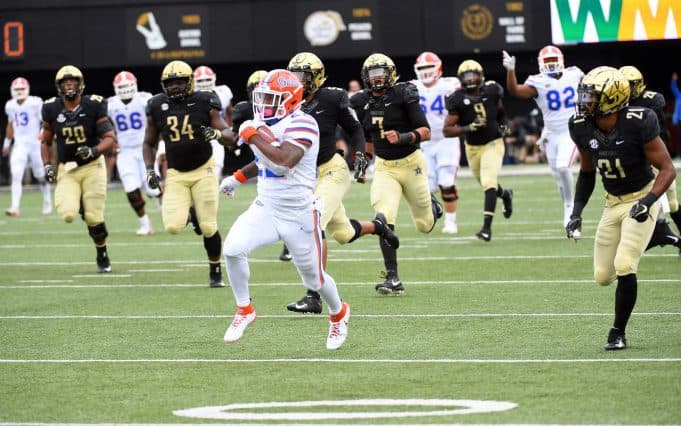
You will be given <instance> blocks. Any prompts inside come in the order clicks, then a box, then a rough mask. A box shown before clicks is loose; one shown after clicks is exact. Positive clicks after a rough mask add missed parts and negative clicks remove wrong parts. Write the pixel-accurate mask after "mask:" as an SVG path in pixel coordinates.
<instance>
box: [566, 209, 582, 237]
mask: <svg viewBox="0 0 681 426" xmlns="http://www.w3.org/2000/svg"><path fill="white" fill-rule="evenodd" d="M565 231H566V232H567V237H568V238H569V239H571V240H574V241H575V242H576V241H577V240H579V238H580V237H581V236H582V218H581V216H575V215H572V216H570V221H569V222H568V223H567V225H565Z"/></svg>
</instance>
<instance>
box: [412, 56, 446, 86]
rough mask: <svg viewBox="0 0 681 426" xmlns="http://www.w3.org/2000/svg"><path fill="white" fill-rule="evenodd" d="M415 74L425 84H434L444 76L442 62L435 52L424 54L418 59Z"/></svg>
mask: <svg viewBox="0 0 681 426" xmlns="http://www.w3.org/2000/svg"><path fill="white" fill-rule="evenodd" d="M414 74H416V78H418V79H419V81H420V82H421V83H423V84H432V83H433V82H435V81H437V80H438V79H439V78H440V77H441V76H442V61H441V60H440V58H439V57H438V56H437V55H436V54H435V53H433V52H423V53H421V54H420V55H419V56H418V57H417V58H416V63H415V64H414Z"/></svg>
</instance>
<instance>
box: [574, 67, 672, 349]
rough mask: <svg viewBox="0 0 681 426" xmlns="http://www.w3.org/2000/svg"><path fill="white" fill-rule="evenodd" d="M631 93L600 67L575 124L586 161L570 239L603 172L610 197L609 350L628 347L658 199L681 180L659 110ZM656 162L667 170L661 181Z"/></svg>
mask: <svg viewBox="0 0 681 426" xmlns="http://www.w3.org/2000/svg"><path fill="white" fill-rule="evenodd" d="M629 92H630V88H629V82H628V81H627V79H626V77H624V76H623V75H622V73H620V72H619V71H618V70H617V69H615V68H611V67H598V68H595V69H593V70H591V71H590V72H589V73H588V74H587V75H586V76H584V78H583V79H582V81H581V83H580V84H579V87H578V99H577V108H578V112H577V114H576V115H574V116H572V118H570V122H569V127H570V137H571V138H572V140H573V141H574V142H575V144H576V145H577V148H578V149H579V153H580V160H581V161H580V172H579V177H578V178H577V184H576V189H575V203H574V207H573V211H572V215H571V216H570V221H569V222H568V224H567V226H566V227H565V229H566V231H567V236H568V238H572V239H577V238H578V237H579V236H580V232H581V231H580V229H581V223H582V217H581V215H582V210H583V209H584V206H586V204H587V202H588V201H589V197H590V196H591V193H592V191H593V189H594V185H595V181H596V169H598V172H599V173H600V175H601V179H602V181H603V187H604V188H605V192H606V195H605V205H606V206H605V209H604V210H603V214H602V216H601V219H600V221H599V223H598V228H597V230H596V238H595V242H594V260H593V264H594V279H595V281H596V282H597V283H598V284H600V285H609V284H610V283H611V282H612V281H614V280H615V279H617V289H616V291H615V321H614V324H613V326H612V328H611V329H610V332H609V333H608V340H607V343H606V344H605V349H606V350H616V349H624V348H626V346H627V340H626V337H625V329H626V326H627V321H628V320H629V316H630V315H631V312H632V311H633V309H634V305H635V304H636V293H637V278H636V271H637V269H638V263H639V260H640V259H641V255H642V254H643V252H644V250H645V248H646V244H647V243H648V241H649V240H650V236H651V234H652V232H653V228H654V227H655V218H656V217H657V214H658V212H659V210H660V203H659V202H658V201H657V200H658V198H659V197H660V195H662V194H663V193H664V192H665V191H666V190H667V188H668V187H669V185H670V184H671V183H672V181H673V180H674V178H675V176H676V172H675V171H674V165H673V164H672V160H671V158H670V156H669V152H668V151H667V148H666V147H665V145H664V142H663V141H662V139H661V138H660V125H659V123H658V120H657V117H656V116H655V113H654V112H653V111H652V110H650V109H648V108H642V107H628V106H627V102H628V101H629ZM651 165H652V166H654V167H656V168H657V169H658V170H659V173H658V175H657V177H655V176H654V175H653V171H652V169H651Z"/></svg>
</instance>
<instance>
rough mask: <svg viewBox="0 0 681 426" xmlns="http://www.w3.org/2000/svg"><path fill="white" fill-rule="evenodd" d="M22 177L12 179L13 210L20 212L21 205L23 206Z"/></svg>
mask: <svg viewBox="0 0 681 426" xmlns="http://www.w3.org/2000/svg"><path fill="white" fill-rule="evenodd" d="M21 185H22V184H21V177H19V179H15V178H14V177H12V209H13V210H19V205H20V204H21V190H22V187H21Z"/></svg>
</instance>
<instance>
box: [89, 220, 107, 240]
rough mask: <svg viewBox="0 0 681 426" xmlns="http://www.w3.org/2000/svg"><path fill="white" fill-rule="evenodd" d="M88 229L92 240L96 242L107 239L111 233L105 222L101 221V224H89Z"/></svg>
mask: <svg viewBox="0 0 681 426" xmlns="http://www.w3.org/2000/svg"><path fill="white" fill-rule="evenodd" d="M87 230H88V232H89V233H90V238H92V241H94V242H95V243H98V242H101V241H104V240H106V237H108V236H109V233H108V232H107V231H106V224H105V223H104V222H102V223H100V224H99V225H95V226H88V227H87Z"/></svg>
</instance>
